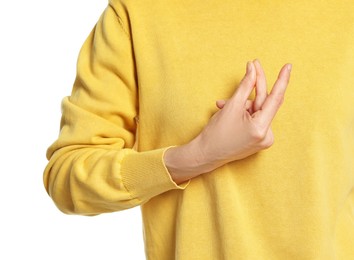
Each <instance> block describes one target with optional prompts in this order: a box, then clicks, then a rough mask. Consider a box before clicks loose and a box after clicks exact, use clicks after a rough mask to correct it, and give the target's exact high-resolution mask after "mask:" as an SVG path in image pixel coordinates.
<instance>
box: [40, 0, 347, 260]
mask: <svg viewBox="0 0 354 260" xmlns="http://www.w3.org/2000/svg"><path fill="white" fill-rule="evenodd" d="M353 11H354V4H352V3H349V2H336V1H334V0H333V1H327V2H326V3H325V4H324V3H323V1H319V0H315V1H311V2H308V1H306V2H305V1H296V2H294V1H282V2H278V1H277V2H275V1H272V2H269V1H253V2H249V1H199V0H197V1H196V0H193V1H192V0H185V1H167V2H166V1H162V0H161V1H159V0H154V1H139V2H137V1H126V0H112V1H110V2H109V5H108V7H107V9H106V10H105V11H104V13H103V15H102V16H101V17H100V19H99V21H98V23H97V25H96V26H95V28H94V30H93V31H92V32H91V34H90V35H89V37H88V38H87V40H86V41H85V43H84V45H83V47H82V49H81V52H80V56H79V59H78V67H77V78H76V81H75V83H74V87H73V91H72V94H71V96H70V97H66V98H65V99H64V100H63V104H62V108H63V116H62V121H61V132H60V136H59V138H58V139H57V140H56V141H55V142H54V144H53V145H52V146H51V147H50V148H49V149H48V153H47V156H48V159H50V161H49V163H48V166H47V168H46V170H45V173H44V183H45V187H46V189H47V191H48V193H49V195H50V196H51V197H52V198H53V200H54V201H55V203H56V205H57V206H58V207H59V209H61V210H62V211H63V212H65V213H69V214H82V215H95V214H100V213H103V212H113V211H119V210H123V209H127V208H131V207H134V206H138V205H140V206H141V207H142V214H143V223H144V235H145V237H144V238H145V248H146V256H147V258H148V259H203V260H204V259H352V258H353V257H354V251H353V247H352V245H351V241H354V235H353V234H354V232H353V231H354V221H353V219H354V218H353V211H352V210H351V209H352V207H353V201H354V198H353V197H354V194H353V187H354V174H353V164H352V158H353V157H354V148H353V147H354V137H353V129H354V128H353V125H354V111H353V109H352V106H351V105H350V104H352V100H353V98H354V78H353V77H352V76H351V75H352V71H353V70H354V59H353V58H354V51H353V48H352V46H354V33H353V32H354V18H353V16H352V15H351V14H352V13H353ZM339 36H340V37H339ZM253 57H259V59H260V60H262V61H263V62H264V67H265V71H267V73H268V74H269V75H270V78H276V74H277V70H278V68H279V67H280V65H281V64H282V63H283V61H286V60H290V61H292V63H293V64H295V65H296V74H294V75H293V76H292V80H291V84H292V85H291V87H290V88H289V89H288V90H287V98H286V102H284V106H282V109H281V110H280V111H279V113H277V111H278V109H279V107H280V105H281V104H282V101H283V99H284V93H285V90H286V88H287V84H288V81H289V77H290V70H291V65H290V64H286V65H284V66H283V67H282V69H281V70H280V73H279V75H278V78H277V80H276V81H275V83H274V86H273V87H272V89H271V91H270V93H269V94H267V85H266V79H265V73H264V71H263V68H262V66H261V64H260V62H259V61H258V60H254V61H252V62H248V63H247V69H246V74H245V75H244V76H243V75H242V74H243V70H244V69H243V67H244V64H245V61H247V60H251V59H253ZM253 90H255V91H254V92H253ZM216 100H217V102H216V106H215V101H216ZM276 113H277V116H276V117H275V114H276ZM273 118H274V120H273ZM271 123H272V128H271V127H270V125H271ZM273 133H274V136H275V137H276V142H275V144H274V145H272V144H273V140H274V138H273ZM270 146H272V147H271V149H267V150H265V149H266V148H269V147H270Z"/></svg>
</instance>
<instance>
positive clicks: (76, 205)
mask: <svg viewBox="0 0 354 260" xmlns="http://www.w3.org/2000/svg"><path fill="white" fill-rule="evenodd" d="M136 83H137V80H136V73H135V66H134V57H133V50H132V44H131V40H130V37H129V31H128V30H127V29H125V27H124V24H122V19H121V18H120V16H119V13H118V12H117V10H116V9H115V8H114V7H112V6H111V5H109V6H108V7H107V8H106V9H105V10H104V12H103V14H102V16H101V17H100V19H99V20H98V22H97V24H96V25H95V27H94V29H93V30H92V32H91V33H90V35H89V36H88V38H87V39H86V41H85V42H84V44H83V46H82V48H81V50H80V54H79V57H78V62H77V76H76V79H75V82H74V86H73V90H72V93H71V96H69V97H65V98H64V99H63V102H62V119H61V124H60V134H59V137H58V139H57V140H56V141H55V142H54V143H53V144H52V145H51V146H50V147H49V148H48V150H47V158H48V160H49V162H48V164H47V166H46V168H45V170H44V186H45V188H46V190H47V192H48V194H49V195H50V196H51V198H52V199H53V200H54V202H55V204H56V205H57V207H58V208H59V209H60V210H61V211H63V212H64V213H67V214H81V215H96V214H100V213H104V212H113V211H119V210H123V209H127V208H131V207H134V206H137V205H140V204H142V203H144V202H146V201H148V200H149V199H150V198H152V197H154V196H156V195H159V194H161V193H163V192H166V191H168V190H172V189H184V188H185V186H186V185H187V184H185V185H181V186H178V185H177V184H176V183H174V182H173V180H172V179H171V177H170V174H169V173H168V171H167V169H166V167H165V165H164V161H163V155H164V152H165V151H166V150H167V149H168V147H166V148H161V149H157V150H151V151H146V152H137V151H135V150H134V149H133V146H134V142H135V132H136V123H135V120H134V118H135V117H136V116H137V114H138V90H137V84H136Z"/></svg>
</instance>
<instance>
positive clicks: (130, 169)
mask: <svg viewBox="0 0 354 260" xmlns="http://www.w3.org/2000/svg"><path fill="white" fill-rule="evenodd" d="M169 148H170V147H167V148H161V149H157V150H151V151H146V152H133V153H128V154H126V155H125V156H124V159H123V161H122V164H121V175H122V181H123V183H124V185H125V187H126V189H127V190H128V192H129V193H130V194H131V196H132V197H133V198H137V199H139V200H140V201H142V202H145V201H147V200H149V199H150V198H152V197H154V196H157V195H159V194H161V193H164V192H166V191H169V190H172V189H180V190H184V189H185V188H186V187H187V186H188V184H189V182H190V181H186V182H184V183H182V184H180V185H177V184H176V183H175V182H174V181H173V180H172V177H171V175H170V173H169V172H168V169H167V168H166V166H165V163H164V160H163V157H164V154H165V151H166V150H167V149H169Z"/></svg>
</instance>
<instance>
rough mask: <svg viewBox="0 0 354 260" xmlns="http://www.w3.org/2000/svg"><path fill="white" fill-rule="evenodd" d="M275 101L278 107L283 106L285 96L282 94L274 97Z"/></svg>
mask: <svg viewBox="0 0 354 260" xmlns="http://www.w3.org/2000/svg"><path fill="white" fill-rule="evenodd" d="M273 99H274V102H275V103H276V104H277V106H281V105H282V104H283V102H284V96H283V95H280V94H277V95H274V97H273Z"/></svg>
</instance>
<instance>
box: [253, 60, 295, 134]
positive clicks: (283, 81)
mask: <svg viewBox="0 0 354 260" xmlns="http://www.w3.org/2000/svg"><path fill="white" fill-rule="evenodd" d="M291 69H292V65H291V64H289V63H288V64H285V65H284V66H283V67H282V69H281V70H280V72H279V76H278V79H277V80H276V82H275V83H274V86H273V89H272V91H271V92H270V94H269V95H268V96H267V98H266V100H265V101H264V103H263V106H262V110H261V116H260V117H259V118H260V120H262V122H260V123H261V124H264V125H265V126H266V127H267V128H268V127H269V126H270V124H271V122H272V120H273V118H274V117H275V115H276V113H277V112H278V110H279V108H280V106H281V105H282V103H283V101H284V94H285V91H286V88H287V86H288V84H289V79H290V72H291Z"/></svg>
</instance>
